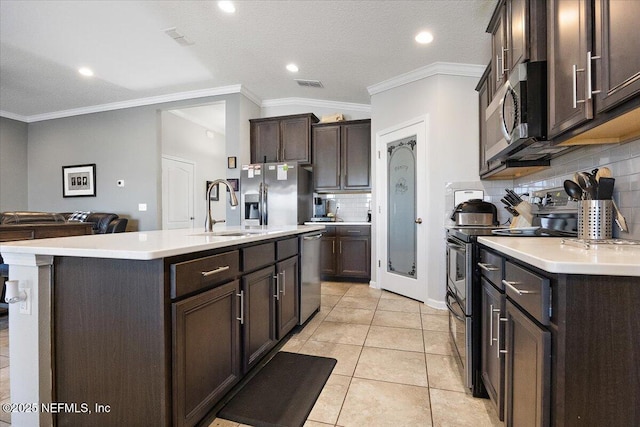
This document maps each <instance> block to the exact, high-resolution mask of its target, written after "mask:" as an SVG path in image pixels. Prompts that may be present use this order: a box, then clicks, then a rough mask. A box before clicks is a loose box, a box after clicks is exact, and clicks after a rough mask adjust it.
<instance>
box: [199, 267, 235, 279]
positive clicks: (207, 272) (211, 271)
mask: <svg viewBox="0 0 640 427" xmlns="http://www.w3.org/2000/svg"><path fill="white" fill-rule="evenodd" d="M229 268H231V267H229V266H228V265H225V266H222V267H218V268H216V269H215V270H210V271H203V272H202V277H209V276H213V275H214V274H217V273H222V272H223V271H227V270H228V269H229Z"/></svg>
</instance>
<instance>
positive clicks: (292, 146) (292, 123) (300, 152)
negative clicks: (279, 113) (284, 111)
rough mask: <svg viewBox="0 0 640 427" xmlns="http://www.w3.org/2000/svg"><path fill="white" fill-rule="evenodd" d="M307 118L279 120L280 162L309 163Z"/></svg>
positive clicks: (309, 137) (308, 124) (309, 142)
mask: <svg viewBox="0 0 640 427" xmlns="http://www.w3.org/2000/svg"><path fill="white" fill-rule="evenodd" d="M309 126H310V122H309V118H308V117H298V118H295V119H285V120H282V121H281V122H280V136H281V139H280V149H281V152H280V158H279V161H281V162H299V163H301V164H309V163H311V135H310V133H311V132H310V131H309Z"/></svg>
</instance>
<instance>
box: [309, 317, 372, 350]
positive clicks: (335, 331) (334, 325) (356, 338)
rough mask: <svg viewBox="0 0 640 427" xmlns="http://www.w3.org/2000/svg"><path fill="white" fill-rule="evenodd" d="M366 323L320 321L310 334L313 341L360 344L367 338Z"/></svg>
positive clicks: (367, 327)
mask: <svg viewBox="0 0 640 427" xmlns="http://www.w3.org/2000/svg"><path fill="white" fill-rule="evenodd" d="M368 331H369V326H368V325H357V324H355V323H338V322H322V323H321V324H320V326H318V328H317V329H316V331H315V332H314V333H313V335H311V339H312V340H314V341H325V342H335V343H339V344H353V345H362V344H363V343H364V341H365V339H366V338H367V332H368Z"/></svg>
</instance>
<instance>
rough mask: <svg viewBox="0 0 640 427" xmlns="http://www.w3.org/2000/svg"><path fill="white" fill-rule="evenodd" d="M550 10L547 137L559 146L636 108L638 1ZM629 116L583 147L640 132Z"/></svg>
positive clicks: (563, 4)
mask: <svg viewBox="0 0 640 427" xmlns="http://www.w3.org/2000/svg"><path fill="white" fill-rule="evenodd" d="M548 8H549V10H548V14H547V16H548V29H549V37H548V38H549V43H548V74H549V138H553V139H556V137H558V136H561V135H562V136H561V138H559V139H557V141H558V142H563V141H564V140H568V139H569V138H574V137H576V136H577V135H578V134H581V133H583V132H584V131H585V130H587V129H590V128H593V127H595V126H597V125H599V124H602V123H604V122H605V121H608V120H611V119H612V118H614V117H616V116H620V115H621V114H622V113H626V112H627V111H630V110H632V109H634V108H637V107H638V106H639V105H640V102H638V101H639V100H638V99H637V98H638V94H640V55H639V54H638V52H640V26H639V25H638V22H637V17H638V16H640V2H637V1H616V0H595V1H589V0H571V1H569V0H550V1H549V2H548ZM634 98H635V100H634V101H633V102H628V101H630V100H632V99H634ZM614 109H615V110H616V111H613V110H614ZM632 117H634V118H629V119H623V121H622V123H619V124H616V126H610V127H611V128H614V129H613V132H611V131H609V132H607V135H604V134H602V132H600V133H599V134H598V135H596V134H595V133H594V132H591V133H585V135H584V138H582V141H583V142H582V143H585V142H602V143H604V142H620V139H619V137H617V136H616V135H615V132H616V130H615V128H617V129H625V130H624V133H626V137H627V138H629V137H633V136H634V134H635V135H638V134H640V130H638V129H637V128H638V127H639V126H638V125H637V124H636V125H635V128H636V129H634V126H633V125H629V124H628V123H630V122H632V121H636V120H635V117H637V112H636V113H635V114H634V115H633V116H632ZM594 118H595V119H596V120H592V119H594ZM581 125H584V126H581ZM603 136H606V137H605V138H599V137H603ZM621 137H622V138H624V137H625V135H622V136H621ZM607 138H609V139H610V140H606V139H607ZM587 139H589V141H587ZM567 142H570V143H581V142H580V141H579V140H574V141H567Z"/></svg>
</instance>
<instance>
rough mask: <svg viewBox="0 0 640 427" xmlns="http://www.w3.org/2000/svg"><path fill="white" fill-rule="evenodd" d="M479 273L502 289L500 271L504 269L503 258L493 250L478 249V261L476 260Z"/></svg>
mask: <svg viewBox="0 0 640 427" xmlns="http://www.w3.org/2000/svg"><path fill="white" fill-rule="evenodd" d="M478 267H479V268H480V274H481V275H483V276H484V277H486V278H487V280H489V281H490V282H491V283H493V284H494V285H495V286H497V287H498V289H502V290H504V284H503V283H502V277H503V276H502V273H503V271H504V258H502V257H501V256H500V255H498V254H494V253H493V252H489V251H487V250H484V249H480V261H478Z"/></svg>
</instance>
